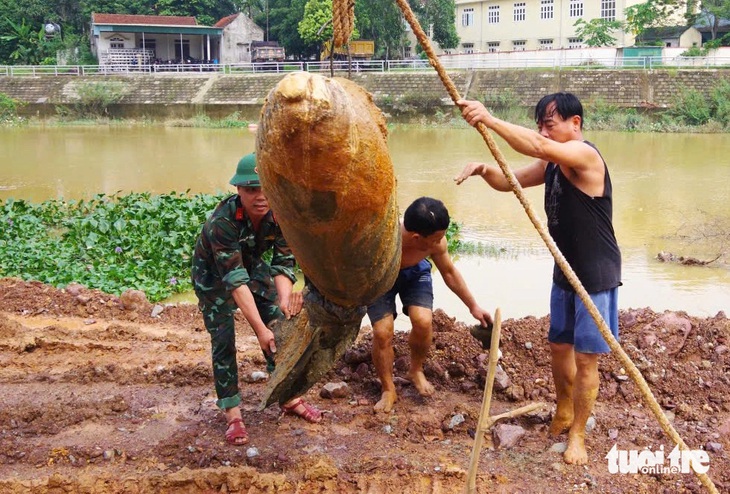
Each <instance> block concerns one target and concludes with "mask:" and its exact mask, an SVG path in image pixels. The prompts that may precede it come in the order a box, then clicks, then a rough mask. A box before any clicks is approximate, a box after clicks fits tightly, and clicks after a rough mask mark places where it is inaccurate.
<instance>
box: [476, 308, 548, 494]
mask: <svg viewBox="0 0 730 494" xmlns="http://www.w3.org/2000/svg"><path fill="white" fill-rule="evenodd" d="M501 333H502V312H501V311H500V309H499V307H497V310H495V311H494V328H493V329H492V341H491V343H490V345H489V367H488V370H487V382H486V383H485V384H484V397H483V398H482V408H481V411H480V412H479V420H478V421H477V430H476V432H475V433H474V447H473V448H472V451H471V460H470V461H469V473H468V474H467V477H466V492H467V494H473V493H475V492H476V489H477V486H476V481H477V470H478V469H479V455H480V453H481V451H482V444H483V442H484V434H485V433H486V432H488V431H489V429H490V428H491V427H492V425H494V423H495V422H497V421H498V420H501V419H506V418H513V417H518V416H520V415H524V414H526V413H529V412H532V411H533V410H537V409H539V408H543V407H544V406H545V403H531V404H529V405H525V406H523V407H520V408H517V409H515V410H512V411H510V412H505V413H502V414H499V415H495V416H490V415H489V408H490V406H491V403H492V390H493V389H494V376H495V374H496V373H497V362H498V361H499V339H500V336H501Z"/></svg>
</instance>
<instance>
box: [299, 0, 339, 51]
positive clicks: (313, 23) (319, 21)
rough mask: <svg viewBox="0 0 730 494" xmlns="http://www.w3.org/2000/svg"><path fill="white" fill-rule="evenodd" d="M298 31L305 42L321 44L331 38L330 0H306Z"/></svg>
mask: <svg viewBox="0 0 730 494" xmlns="http://www.w3.org/2000/svg"><path fill="white" fill-rule="evenodd" d="M298 31H299V36H301V37H302V40H303V41H305V42H307V43H315V44H319V45H321V44H322V43H324V42H325V41H326V40H329V39H332V0H308V1H307V3H306V5H305V6H304V17H303V18H302V20H301V22H299V27H298Z"/></svg>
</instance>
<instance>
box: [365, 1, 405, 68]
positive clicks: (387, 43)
mask: <svg viewBox="0 0 730 494" xmlns="http://www.w3.org/2000/svg"><path fill="white" fill-rule="evenodd" d="M355 17H356V18H357V24H358V29H359V31H360V35H361V37H362V38H364V39H372V40H374V41H375V53H376V54H378V55H380V56H382V57H383V58H385V59H389V58H393V57H394V55H396V54H398V52H399V50H400V49H401V48H402V47H403V43H404V41H405V34H406V30H405V24H404V21H403V14H402V13H401V11H400V9H399V8H398V5H397V4H396V3H395V2H394V1H393V0H357V1H356V2H355Z"/></svg>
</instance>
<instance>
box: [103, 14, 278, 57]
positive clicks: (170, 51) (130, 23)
mask: <svg viewBox="0 0 730 494" xmlns="http://www.w3.org/2000/svg"><path fill="white" fill-rule="evenodd" d="M261 40H263V30H262V29H261V28H260V27H258V26H257V25H256V24H255V23H254V22H253V20H251V19H250V18H248V17H246V16H245V15H243V14H233V15H230V16H227V17H224V18H223V19H221V20H219V21H218V22H217V23H216V24H215V25H213V26H201V25H199V24H198V22H197V21H196V19H195V17H190V16H163V15H129V14H106V13H96V12H95V13H93V14H91V47H92V52H93V53H94V54H95V55H96V56H97V58H98V59H99V64H100V65H150V64H154V63H157V64H165V63H172V64H181V63H182V64H185V63H201V62H202V63H237V62H250V61H251V42H252V41H261Z"/></svg>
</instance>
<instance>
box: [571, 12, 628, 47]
mask: <svg viewBox="0 0 730 494" xmlns="http://www.w3.org/2000/svg"><path fill="white" fill-rule="evenodd" d="M573 26H574V27H576V28H577V29H576V30H575V34H576V35H577V36H578V37H579V38H580V39H582V40H583V43H585V44H586V46H590V47H593V48H596V47H599V46H611V45H614V44H615V43H616V38H614V37H613V36H612V35H611V32H612V31H615V30H616V29H621V23H620V22H619V21H609V20H608V19H591V20H590V21H588V22H586V21H584V20H583V19H578V20H577V21H575V24H573Z"/></svg>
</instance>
